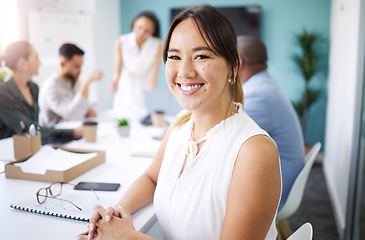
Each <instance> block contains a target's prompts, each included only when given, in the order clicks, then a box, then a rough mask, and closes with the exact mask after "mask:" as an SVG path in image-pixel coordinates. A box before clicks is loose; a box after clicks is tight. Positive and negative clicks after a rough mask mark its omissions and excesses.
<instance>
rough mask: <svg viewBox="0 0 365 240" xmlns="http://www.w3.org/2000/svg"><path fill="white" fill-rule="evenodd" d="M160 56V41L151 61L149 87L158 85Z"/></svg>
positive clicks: (152, 87)
mask: <svg viewBox="0 0 365 240" xmlns="http://www.w3.org/2000/svg"><path fill="white" fill-rule="evenodd" d="M161 57H162V44H161V43H160V44H159V45H158V50H157V53H156V57H155V61H154V62H153V65H152V68H151V71H150V73H149V76H148V77H149V89H155V88H157V86H158V72H159V69H160V63H161Z"/></svg>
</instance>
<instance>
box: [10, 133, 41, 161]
mask: <svg viewBox="0 0 365 240" xmlns="http://www.w3.org/2000/svg"><path fill="white" fill-rule="evenodd" d="M13 142H14V157H15V159H17V160H24V159H27V158H29V157H30V156H32V155H33V154H34V153H36V152H38V151H39V150H40V149H41V145H42V138H41V134H40V133H39V134H36V135H34V136H31V135H29V134H27V133H23V134H16V135H13Z"/></svg>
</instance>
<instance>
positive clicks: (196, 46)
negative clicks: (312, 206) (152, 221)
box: [81, 5, 281, 240]
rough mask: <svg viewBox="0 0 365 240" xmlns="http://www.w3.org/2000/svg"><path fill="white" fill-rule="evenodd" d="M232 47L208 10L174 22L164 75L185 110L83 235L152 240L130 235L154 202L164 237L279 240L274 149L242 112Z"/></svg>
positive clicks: (225, 28) (222, 20) (224, 23)
mask: <svg viewBox="0 0 365 240" xmlns="http://www.w3.org/2000/svg"><path fill="white" fill-rule="evenodd" d="M236 41H237V40H236V34H235V31H234V29H233V27H232V24H231V23H230V22H229V20H228V19H227V17H226V16H225V15H224V14H222V13H221V12H219V11H218V10H217V9H216V8H214V7H211V6H208V5H201V6H197V7H194V8H190V9H186V10H184V11H183V12H181V13H180V14H179V15H178V16H177V17H176V18H175V19H174V21H173V22H172V24H171V26H170V29H169V31H168V34H167V37H166V40H165V46H164V51H163V52H164V60H165V63H166V68H165V69H166V70H165V71H166V72H165V74H166V79H167V82H168V86H169V89H170V91H171V92H172V93H173V94H174V96H175V97H176V98H177V100H178V101H179V103H180V104H181V105H182V107H184V108H186V109H187V110H188V113H187V114H185V115H184V116H182V117H181V118H179V119H178V120H177V121H176V122H175V124H173V125H172V126H171V127H170V128H169V130H168V131H167V133H166V134H165V136H164V138H163V140H162V143H161V146H160V148H159V150H158V152H157V154H156V156H155V158H154V160H153V162H152V164H151V165H150V167H149V168H148V169H147V171H146V172H145V173H144V174H143V175H142V176H141V177H140V178H139V179H138V180H137V181H136V182H135V183H134V184H133V185H132V187H131V188H130V189H129V191H128V192H127V193H126V194H125V196H124V197H123V199H122V200H121V201H119V203H117V205H116V208H112V207H109V208H108V209H104V208H103V207H101V206H98V207H96V208H95V209H96V210H97V212H96V213H95V214H94V215H93V216H92V218H91V220H90V225H89V229H90V231H89V232H87V233H85V234H84V235H82V236H81V238H83V239H86V238H87V235H89V237H90V238H92V237H93V236H94V234H96V235H97V236H98V237H100V238H102V239H133V238H138V239H150V237H149V236H146V235H143V234H142V233H139V232H136V231H135V230H134V228H133V224H132V221H131V216H130V214H132V213H134V212H136V211H137V210H139V209H140V208H142V207H143V206H145V205H146V204H148V203H149V202H151V201H152V200H153V202H154V206H155V210H156V215H157V217H158V220H159V223H160V226H161V229H162V230H163V232H164V235H165V237H166V239H267V240H269V239H270V240H274V239H276V235H277V234H276V227H275V216H276V211H277V207H278V203H279V199H280V190H281V177H280V164H279V157H278V151H277V148H276V146H275V143H274V141H273V140H272V139H271V138H270V137H269V135H268V134H267V133H266V132H265V131H264V130H262V129H260V127H259V126H258V125H257V124H256V123H254V121H253V120H252V119H251V118H249V117H248V116H247V115H246V114H245V112H244V111H243V100H242V99H243V94H242V86H241V83H240V81H239V79H237V69H238V66H239V60H238V53H237V42H236ZM111 219H112V220H111ZM98 237H97V238H98Z"/></svg>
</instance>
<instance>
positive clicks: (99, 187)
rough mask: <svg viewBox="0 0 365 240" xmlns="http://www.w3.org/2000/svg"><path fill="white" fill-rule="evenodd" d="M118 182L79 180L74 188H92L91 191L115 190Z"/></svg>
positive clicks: (117, 187) (118, 184)
mask: <svg viewBox="0 0 365 240" xmlns="http://www.w3.org/2000/svg"><path fill="white" fill-rule="evenodd" d="M119 187H120V183H101V182H79V183H78V184H77V185H76V186H75V187H74V189H75V190H90V191H91V190H93V191H117V190H118V189H119Z"/></svg>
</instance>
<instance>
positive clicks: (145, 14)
mask: <svg viewBox="0 0 365 240" xmlns="http://www.w3.org/2000/svg"><path fill="white" fill-rule="evenodd" d="M141 17H146V18H148V19H149V20H151V21H152V22H153V24H154V25H155V29H154V31H153V34H152V36H154V37H157V38H160V22H159V21H158V18H157V17H156V15H155V14H154V13H153V12H150V11H145V12H141V13H140V14H138V15H137V16H136V17H135V18H134V19H133V22H132V26H131V29H132V30H133V25H134V23H135V22H136V21H137V19H139V18H141Z"/></svg>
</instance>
